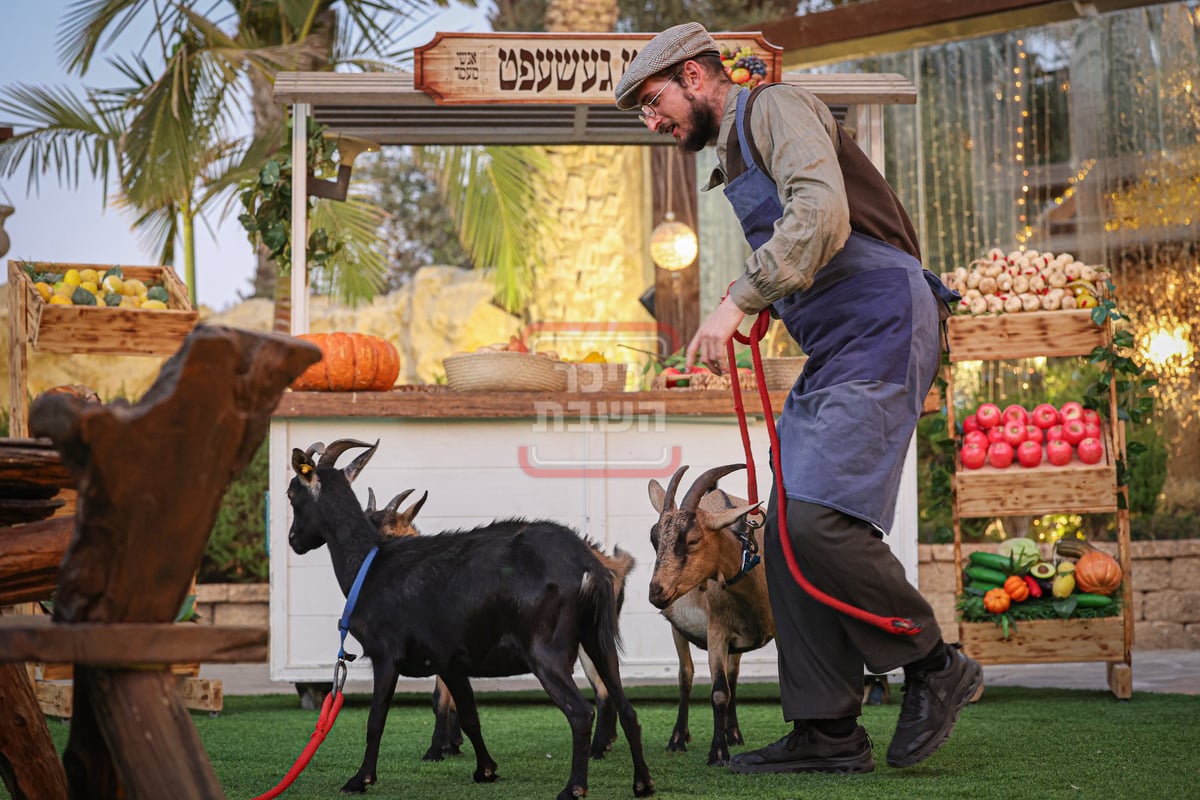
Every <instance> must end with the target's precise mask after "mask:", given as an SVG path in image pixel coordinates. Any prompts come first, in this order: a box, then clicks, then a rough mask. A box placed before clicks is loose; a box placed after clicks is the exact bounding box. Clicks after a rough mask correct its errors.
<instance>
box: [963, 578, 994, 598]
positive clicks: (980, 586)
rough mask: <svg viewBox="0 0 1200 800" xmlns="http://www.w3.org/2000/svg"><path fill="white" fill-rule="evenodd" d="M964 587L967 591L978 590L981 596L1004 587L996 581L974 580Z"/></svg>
mask: <svg viewBox="0 0 1200 800" xmlns="http://www.w3.org/2000/svg"><path fill="white" fill-rule="evenodd" d="M963 588H965V589H966V590H967V591H970V592H978V593H979V594H980V596H982V595H985V594H987V593H988V592H989V591H991V590H992V589H1003V588H1004V587H1003V586H998V585H996V584H994V583H988V582H986V581H976V580H972V581H971V582H970V583H968V584H967V585H966V586H965V587H963Z"/></svg>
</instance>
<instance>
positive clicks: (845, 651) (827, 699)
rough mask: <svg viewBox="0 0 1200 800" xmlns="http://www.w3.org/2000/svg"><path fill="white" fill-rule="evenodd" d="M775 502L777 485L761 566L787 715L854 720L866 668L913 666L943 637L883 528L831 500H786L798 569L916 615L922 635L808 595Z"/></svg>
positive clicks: (871, 603) (827, 588)
mask: <svg viewBox="0 0 1200 800" xmlns="http://www.w3.org/2000/svg"><path fill="white" fill-rule="evenodd" d="M777 502H778V498H777V497H776V495H775V491H774V490H772V492H771V501H770V505H769V508H768V512H767V519H766V537H765V545H766V547H765V552H764V555H763V563H764V564H765V566H766V570H767V587H768V590H769V592H770V596H771V610H772V612H773V613H774V615H775V631H776V634H775V635H776V639H775V644H776V648H777V650H778V652H779V688H780V692H781V695H782V704H783V716H784V719H786V720H788V721H794V720H802V719H837V718H840V717H857V716H859V714H860V713H861V712H862V696H863V675H864V670H863V667H864V665H865V666H866V668H867V669H869V670H870V671H871V672H873V673H876V674H882V673H885V672H889V671H891V670H893V669H896V668H898V667H901V666H904V665H905V664H911V663H912V662H914V661H917V660H919V659H920V658H922V657H923V656H925V655H928V654H929V653H930V652H931V651H932V650H933V648H934V646H935V645H936V644H937V643H938V642H939V641H941V638H942V633H941V629H940V628H939V627H938V624H937V620H936V619H935V618H934V615H933V609H932V608H931V607H930V605H929V603H928V601H926V600H925V598H924V597H922V596H921V593H920V592H919V591H917V590H916V589H915V588H914V587H913V586H912V584H910V583H909V582H908V580H907V579H906V578H905V575H904V566H903V565H902V564H901V563H900V560H899V559H897V558H896V556H895V555H894V554H893V553H892V551H891V549H890V548H889V547H888V546H887V545H886V544H885V543H884V541H883V537H882V534H880V532H879V531H878V530H876V529H875V528H874V527H873V526H872V525H870V524H868V523H866V522H863V521H862V520H860V519H857V518H855V517H851V516H849V515H847V514H843V513H842V512H840V511H835V510H833V509H831V508H827V507H825V506H820V505H816V504H814V503H806V502H803V501H800V500H787V504H788V505H787V523H788V533H789V535H790V537H791V541H792V547H793V550H794V551H795V553H796V558H797V559H798V563H799V565H800V571H801V573H802V574H803V575H804V577H805V578H807V579H808V581H809V582H810V583H812V584H813V585H814V586H816V587H817V588H818V589H820V590H822V591H823V592H825V593H826V594H829V595H832V596H833V597H835V598H837V599H838V600H841V601H843V602H846V603H849V604H850V605H852V606H856V607H858V608H861V609H863V610H865V611H869V612H871V613H873V614H877V615H880V616H884V617H906V618H908V619H911V620H913V621H914V622H916V623H917V624H919V625H920V626H921V632H920V633H918V634H915V635H912V636H903V635H896V634H893V633H888V632H887V631H884V630H882V629H880V628H878V627H876V626H874V625H872V624H870V623H867V622H862V621H860V620H857V619H854V618H853V617H849V616H847V615H845V614H842V613H840V612H838V611H834V610H833V609H832V608H829V607H828V606H826V605H823V604H822V603H820V602H818V601H816V600H814V599H813V598H812V597H810V596H809V595H808V594H807V593H806V592H805V591H804V589H802V588H801V587H800V585H799V584H798V583H796V581H795V579H794V578H793V577H792V574H791V572H790V571H789V570H788V566H787V563H786V561H785V559H784V555H783V549H782V546H781V544H780V540H779V525H778V516H777V506H776V504H777Z"/></svg>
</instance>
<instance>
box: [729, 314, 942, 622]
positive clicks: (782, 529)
mask: <svg viewBox="0 0 1200 800" xmlns="http://www.w3.org/2000/svg"><path fill="white" fill-rule="evenodd" d="M770 324H771V315H770V312H768V311H766V310H763V311H760V312H759V314H758V318H757V319H755V320H754V324H753V325H752V326H751V328H750V334H749V335H748V336H747V335H744V334H742V333H741V332H740V331H734V334H733V337H732V338H731V339H730V340H729V341H728V342H727V343H726V356H727V358H728V360H729V364H730V368H731V370H732V371H733V372H732V375H733V378H732V380H731V381H730V385H731V386H732V388H733V405H734V408H735V409H736V410H737V417H738V427H739V428H740V430H741V434H742V447H743V448H745V451H746V480H747V481H748V482H749V486H748V488H747V490H746V493H747V495H748V498H747V499H748V500H749V501H750V502H751V503H757V502H758V479H757V478H756V477H755V471H754V454H753V452H752V449H751V446H750V430H749V426H748V425H747V423H746V408H745V404H744V403H743V402H742V387H741V385H740V384H739V383H738V381H737V368H736V367H735V366H734V364H735V363H736V361H735V358H736V354H735V353H734V350H733V341H734V339H736V340H737V341H738V342H740V343H742V344H749V345H750V357H751V358H752V359H753V361H754V374H755V375H757V376H758V378H759V380H758V395H759V397H760V398H761V400H762V406H763V413H764V414H765V415H766V419H767V421H768V423H769V424H768V425H767V433H768V436H769V437H770V440H771V465H772V467H773V469H774V472H775V495H776V503H775V505H776V517H777V518H778V520H779V541H780V545H781V546H782V548H783V557H784V560H785V561H786V562H787V567H788V572H790V573H791V574H792V578H793V580H795V581H796V583H797V584H799V586H800V588H801V589H803V590H804V592H805V594H807V595H808V596H809V597H811V598H813V599H814V600H816V601H817V602H818V603H821V604H822V605H825V606H828V607H829V608H832V609H833V610H834V611H837V612H840V613H842V614H845V615H846V616H848V617H853V618H854V619H857V620H859V621H861V622H866V623H868V624H871V625H874V626H875V627H877V628H880V629H882V630H885V631H887V632H888V633H892V634H895V635H897V636H913V635H915V634H917V633H920V632H921V626H920V625H918V624H916V623H915V622H913V621H912V620H910V619H906V618H904V617H883V616H880V615H878V614H872V613H871V612H869V611H865V610H863V609H861V608H858V607H857V606H852V605H850V604H849V603H847V602H845V601H842V600H839V599H837V598H836V597H833V596H832V595H829V594H826V593H825V592H823V591H821V590H820V589H818V588H817V587H816V586H814V585H813V584H812V583H810V582H809V580H808V578H806V577H804V573H803V572H802V571H801V570H800V564H799V562H797V560H796V553H795V551H794V549H793V548H792V537H791V536H789V535H788V527H787V495H786V494H784V491H783V465H782V462H781V456H780V453H779V432H778V431H777V430H776V429H775V414H774V412H773V411H772V409H771V396H770V393H769V392H768V391H767V384H766V382H765V381H764V380H762V377H763V370H762V352H761V350H760V348H759V346H758V343H759V342H760V341H761V340H762V338H763V337H764V336H766V333H767V328H768V327H769V326H770Z"/></svg>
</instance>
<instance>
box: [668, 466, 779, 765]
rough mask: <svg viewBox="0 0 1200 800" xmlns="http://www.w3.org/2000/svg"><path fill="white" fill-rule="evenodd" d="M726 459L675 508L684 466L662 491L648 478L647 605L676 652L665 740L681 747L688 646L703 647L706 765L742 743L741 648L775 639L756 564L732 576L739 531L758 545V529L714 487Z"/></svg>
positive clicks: (739, 503)
mask: <svg viewBox="0 0 1200 800" xmlns="http://www.w3.org/2000/svg"><path fill="white" fill-rule="evenodd" d="M743 466H744V465H742V464H731V465H729V466H725V467H715V468H713V469H710V470H708V471H707V472H705V473H704V474H703V475H701V476H700V477H699V478H697V479H696V482H695V483H694V484H692V488H691V489H689V490H688V492H687V494H686V495H685V496H684V498H683V502H682V503H680V505H679V508H676V507H675V490H676V489H677V488H678V487H679V480H680V478H682V477H683V473H684V470H686V469H687V467H680V468H679V469H678V470H676V472H675V474H674V475H672V476H671V481H670V483H668V484H667V488H666V491H664V490H663V488H662V486H660V485H659V483H658V481H655V480H651V481H650V486H649V489H650V502H651V504H653V506H654V510H655V511H657V512H658V515H659V516H658V522H656V523H654V525H653V527H651V529H650V543H651V544H653V545H654V550H655V554H656V558H655V562H654V573H653V574H652V575H651V576H650V602H651V604H653V605H654V606H655V607H656V608H660V609H662V614H663V616H664V617H666V618H667V620H668V621H669V622H670V623H671V633H672V635H673V636H674V639H675V652H676V654H677V655H678V656H679V711H678V714H677V716H676V718H675V728H674V730H672V731H671V739H670V741H669V742H668V743H667V750H668V751H670V752H673V753H674V752H682V751H684V750H687V743H688V741H689V740H690V739H691V733H690V732H689V731H688V699H689V698H690V697H691V693H692V674H693V672H694V666H693V664H692V654H691V651H690V649H689V643H690V644H694V645H696V646H697V647H699V648H700V649H701V650H707V651H708V668H709V671H710V672H711V673H712V696H711V700H712V710H713V736H712V744H711V745H710V746H709V750H708V764H709V766H720V765H724V764H726V763H727V762H728V761H729V745H731V744H744V743H745V740H744V739H743V737H742V731H741V728H740V727H739V726H738V720H737V681H738V670H739V668H740V666H741V659H742V653H745V652H747V651H750V650H757V649H758V648H760V647H763V646H764V645H766V644H767V643H768V642H770V641H771V640H772V639H773V638H774V637H775V618H774V616H772V614H771V604H770V602H769V601H768V599H767V577H766V574H765V572H764V570H763V569H761V568H759V569H755V570H752V571H751V572H749V573H747V574H745V575H742V576H741V578H739V579H738V580H737V581H736V582H734V583H733V584H732V585H730V584H729V583H727V581H729V580H731V579H733V577H734V576H735V575H739V573H740V571H741V566H742V544H741V541H740V539H739V538H738V537H739V535H741V536H750V535H753V536H754V537H755V539H756V541H757V545H758V548H759V550H760V551H761V549H762V543H763V532H762V529H761V528H759V529H758V530H756V531H754V532H753V533H751V532H749V531H748V530H747V528H746V522H745V517H746V515H747V514H749V513H750V512H752V511H754V510H756V509H757V508H758V506H757V505H748V504H747V503H746V501H745V500H742V499H740V498H737V497H733V496H731V495H728V494H726V493H725V492H723V491H721V490H720V489H718V488H717V481H718V480H720V479H721V478H722V477H723V476H725V475H727V474H729V473H730V472H733V471H734V470H738V469H742V468H743Z"/></svg>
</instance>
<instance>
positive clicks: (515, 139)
mask: <svg viewBox="0 0 1200 800" xmlns="http://www.w3.org/2000/svg"><path fill="white" fill-rule="evenodd" d="M783 80H784V82H785V83H793V84H796V85H798V86H802V87H804V88H806V89H808V90H809V91H811V92H813V93H814V94H816V95H817V96H818V97H820V98H821V99H822V100H824V101H825V102H826V103H827V104H828V105H830V106H831V107H834V108H835V110H836V109H838V108H845V107H847V106H851V105H861V104H895V103H902V104H913V103H916V102H917V90H916V87H915V86H913V84H912V83H911V82H910V81H909V80H908V79H907V78H905V77H904V76H903V75H897V74H862V75H847V74H828V75H814V74H809V73H802V72H785V73H784V75H783ZM275 99H276V100H278V101H279V102H282V103H286V104H295V103H308V104H310V105H311V106H312V116H313V117H314V118H315V119H316V120H317V122H320V123H321V124H323V125H325V126H326V127H327V128H328V129H329V131H330V132H331V133H342V134H353V135H355V136H361V137H363V138H365V139H370V140H371V141H374V142H378V143H379V144H384V145H397V144H641V145H647V144H658V145H665V144H673V143H674V141H673V140H671V139H668V138H667V137H663V136H656V135H655V134H653V133H651V132H650V131H649V130H647V128H646V126H645V125H643V124H642V123H641V122H639V121H638V117H637V114H636V113H633V112H630V111H619V110H618V109H617V107H616V106H615V105H586V104H578V105H576V104H571V105H532V104H499V103H497V104H486V105H438V104H436V103H434V101H433V98H431V97H429V96H428V95H427V94H425V93H424V92H421V91H418V90H417V89H415V88H414V87H413V77H412V75H411V74H409V73H407V72H388V73H382V72H369V73H347V72H281V73H279V75H278V76H277V77H276V79H275Z"/></svg>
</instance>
